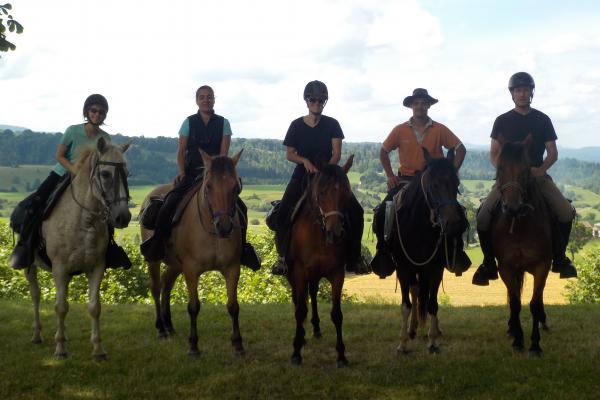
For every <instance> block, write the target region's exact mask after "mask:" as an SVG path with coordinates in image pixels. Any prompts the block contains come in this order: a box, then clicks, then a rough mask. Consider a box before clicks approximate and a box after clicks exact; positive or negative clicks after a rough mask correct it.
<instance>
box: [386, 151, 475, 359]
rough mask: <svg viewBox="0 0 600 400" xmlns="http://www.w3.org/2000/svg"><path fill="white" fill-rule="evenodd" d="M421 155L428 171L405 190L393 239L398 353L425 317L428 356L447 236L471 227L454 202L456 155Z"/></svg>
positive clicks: (434, 342) (433, 345)
mask: <svg viewBox="0 0 600 400" xmlns="http://www.w3.org/2000/svg"><path fill="white" fill-rule="evenodd" d="M423 154H424V156H425V159H426V161H427V164H426V167H425V168H424V170H423V171H422V172H419V173H417V174H416V175H415V176H414V177H413V179H412V180H411V182H410V183H409V184H408V185H407V186H406V187H405V188H404V193H403V194H402V206H401V207H400V209H399V210H397V211H396V215H395V229H393V230H392V235H391V239H390V240H391V242H390V243H391V246H390V247H391V249H392V255H393V258H394V261H395V263H396V276H397V277H398V281H399V282H400V289H401V294H402V306H401V307H402V326H401V331H400V344H399V346H398V347H397V349H396V350H397V354H398V355H400V354H406V353H408V341H409V339H414V338H415V336H416V330H417V326H418V324H419V323H420V324H421V325H424V324H425V323H426V321H427V316H429V319H430V323H429V331H428V338H429V341H428V350H429V352H430V353H436V352H438V351H439V343H438V339H439V337H440V336H441V331H440V329H439V320H438V317H437V312H438V299H437V295H438V290H439V287H440V283H441V281H442V277H443V274H444V267H445V266H446V265H448V261H449V260H450V257H452V254H451V253H452V250H451V249H452V247H451V245H450V244H449V243H448V242H449V240H450V239H449V238H447V237H448V236H450V237H455V236H456V235H458V234H462V232H464V230H465V229H466V223H467V222H466V218H465V217H464V211H463V208H462V206H461V205H460V204H459V203H458V201H457V199H456V198H457V195H458V186H459V184H460V181H459V179H458V174H457V171H456V168H455V167H454V164H453V156H454V153H453V152H452V151H450V152H449V154H448V158H438V159H434V158H431V157H430V155H429V152H428V151H427V150H426V149H425V148H423ZM411 296H412V298H413V301H414V302H415V304H414V306H415V307H413V304H412V303H411ZM415 308H416V310H415ZM409 317H410V324H409Z"/></svg>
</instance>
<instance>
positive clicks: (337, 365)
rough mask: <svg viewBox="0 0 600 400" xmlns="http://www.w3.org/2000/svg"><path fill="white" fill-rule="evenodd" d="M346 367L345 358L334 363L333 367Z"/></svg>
mask: <svg viewBox="0 0 600 400" xmlns="http://www.w3.org/2000/svg"><path fill="white" fill-rule="evenodd" d="M347 366H348V360H346V358H342V359H341V360H337V361H336V362H335V367H336V368H344V367H347Z"/></svg>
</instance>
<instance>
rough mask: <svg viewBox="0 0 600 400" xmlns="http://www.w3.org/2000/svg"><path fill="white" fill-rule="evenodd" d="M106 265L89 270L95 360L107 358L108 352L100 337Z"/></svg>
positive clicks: (93, 354) (90, 309)
mask: <svg viewBox="0 0 600 400" xmlns="http://www.w3.org/2000/svg"><path fill="white" fill-rule="evenodd" d="M104 270H105V267H104V265H99V266H97V267H96V268H94V269H93V270H92V272H88V273H87V274H86V275H87V278H88V286H89V302H88V313H89V315H90V318H91V320H92V334H91V337H90V340H91V342H92V357H93V358H94V359H95V360H105V359H106V352H105V351H104V349H103V348H102V340H101V339H100V313H101V311H102V306H101V304H100V283H101V282H102V278H103V277H104Z"/></svg>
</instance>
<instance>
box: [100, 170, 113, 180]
mask: <svg viewBox="0 0 600 400" xmlns="http://www.w3.org/2000/svg"><path fill="white" fill-rule="evenodd" d="M100 176H101V177H102V179H108V178H110V176H111V173H110V172H108V171H102V172H100Z"/></svg>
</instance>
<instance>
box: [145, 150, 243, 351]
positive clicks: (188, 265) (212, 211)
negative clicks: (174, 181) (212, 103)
mask: <svg viewBox="0 0 600 400" xmlns="http://www.w3.org/2000/svg"><path fill="white" fill-rule="evenodd" d="M201 154H202V160H203V161H204V174H203V178H202V183H201V187H200V190H198V191H197V192H196V193H195V194H194V195H193V197H192V198H191V200H190V201H189V203H188V204H187V205H186V206H185V208H184V210H183V213H182V214H181V219H180V221H179V223H178V224H177V225H176V226H175V227H174V228H173V231H172V234H171V237H170V239H169V241H168V243H167V250H166V256H165V260H164V262H165V264H166V265H167V268H166V270H165V271H164V272H163V273H162V276H161V273H160V264H161V263H160V261H157V262H148V272H149V274H150V286H151V292H152V297H153V299H154V305H155V309H156V324H155V325H156V328H157V330H158V334H159V338H165V337H167V336H169V335H171V334H173V333H174V329H173V323H172V321H171V308H170V297H171V290H172V288H173V285H174V284H175V280H176V279H177V277H178V276H179V275H180V274H182V273H183V276H184V278H185V283H186V287H187V290H188V297H189V301H188V307H187V309H188V314H189V316H190V335H189V351H188V354H189V355H190V356H198V355H199V354H200V351H199V349H198V331H197V319H198V313H199V312H200V300H199V299H198V280H199V278H200V275H201V274H202V273H204V272H206V271H211V270H216V271H219V272H221V274H222V275H223V276H224V278H225V285H226V287H227V311H228V312H229V315H230V317H231V321H232V326H233V334H232V335H231V343H232V345H233V348H234V351H235V354H236V355H240V356H241V355H243V354H244V346H243V344H242V336H241V334H240V328H239V322H238V316H239V311H240V307H239V304H238V300H237V285H238V281H239V277H240V255H241V251H242V241H241V232H240V221H239V216H238V215H239V213H238V212H237V209H236V201H237V198H238V196H239V193H240V191H241V186H240V181H239V179H238V175H237V172H236V165H237V163H238V161H239V159H240V157H241V154H242V150H240V151H239V152H238V153H237V154H236V155H235V156H233V157H231V158H230V157H227V156H215V157H211V156H209V155H208V154H206V153H205V152H203V151H201ZM171 188H172V185H163V186H160V187H158V188H156V189H155V190H154V191H152V192H151V193H149V194H148V196H147V197H146V200H145V201H144V207H146V206H147V205H148V204H149V202H150V199H151V198H152V197H153V196H156V195H159V194H165V193H166V192H168V191H169V190H170V189H171ZM144 207H143V208H144ZM151 234H152V231H150V230H147V229H145V228H143V227H142V240H145V239H147V238H148V237H150V235H151Z"/></svg>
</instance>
